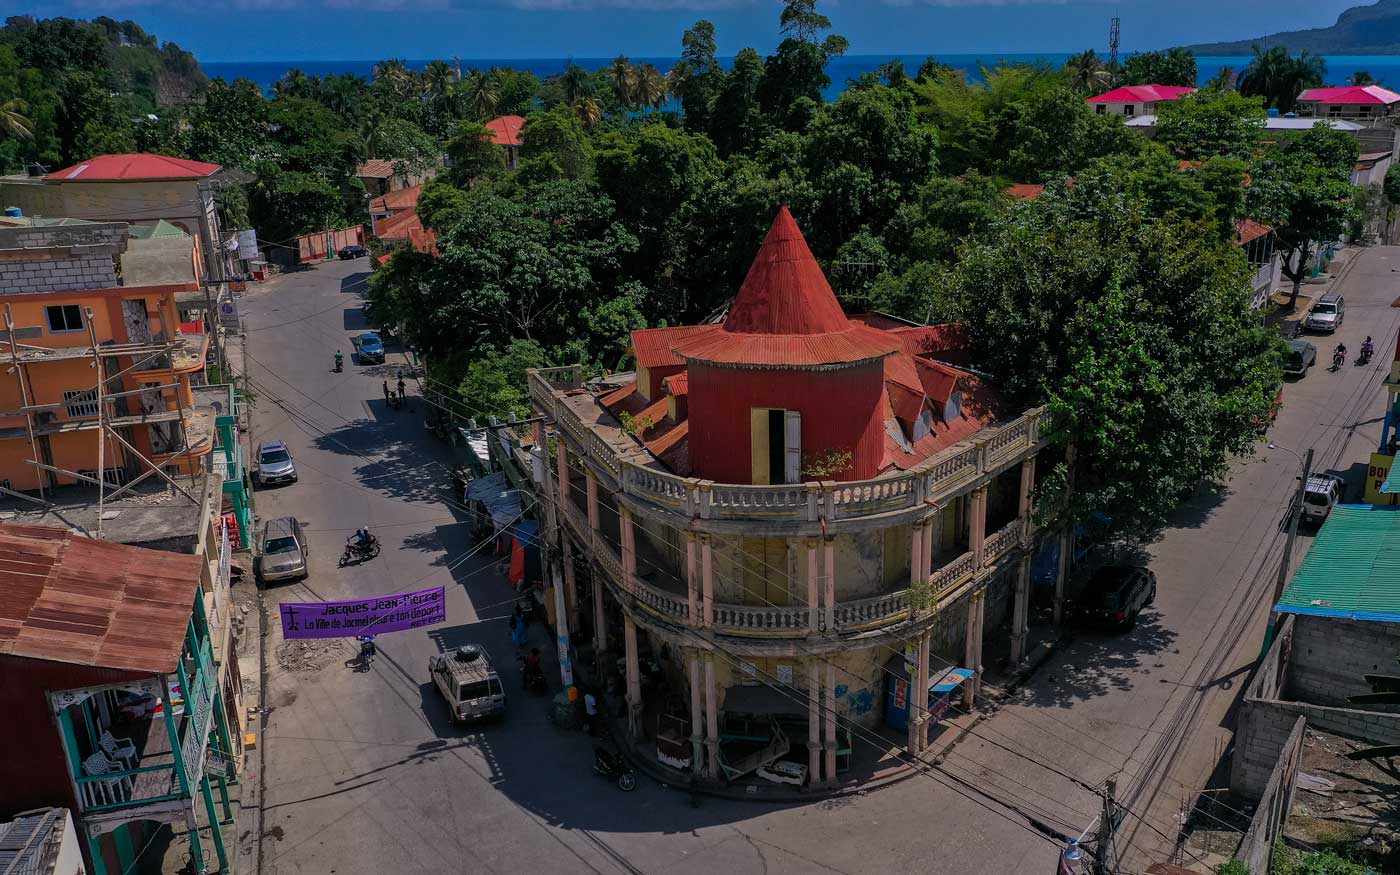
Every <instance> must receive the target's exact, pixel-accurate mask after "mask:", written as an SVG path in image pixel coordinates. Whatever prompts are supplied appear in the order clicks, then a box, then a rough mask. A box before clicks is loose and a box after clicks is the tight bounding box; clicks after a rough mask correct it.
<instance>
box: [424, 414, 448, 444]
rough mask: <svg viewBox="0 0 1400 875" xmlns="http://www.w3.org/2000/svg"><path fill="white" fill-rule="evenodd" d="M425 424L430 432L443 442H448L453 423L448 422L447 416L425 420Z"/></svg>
mask: <svg viewBox="0 0 1400 875" xmlns="http://www.w3.org/2000/svg"><path fill="white" fill-rule="evenodd" d="M423 424H424V425H426V426H427V427H428V431H430V432H432V433H433V434H435V435H437V436H438V437H439V438H442V439H443V440H447V439H448V435H449V434H450V433H451V428H452V423H451V422H449V421H448V419H447V417H446V416H434V417H432V418H430V419H427V420H425V421H424V423H423Z"/></svg>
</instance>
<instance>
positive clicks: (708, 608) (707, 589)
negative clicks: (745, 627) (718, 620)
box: [700, 533, 715, 629]
mask: <svg viewBox="0 0 1400 875" xmlns="http://www.w3.org/2000/svg"><path fill="white" fill-rule="evenodd" d="M710 541H711V537H710V535H708V534H703V533H702V534H701V535H700V593H701V595H702V596H703V597H704V600H705V604H704V607H703V608H702V609H701V618H702V622H701V625H702V626H704V627H705V628H706V629H709V628H712V627H713V626H714V625H715V561H714V552H713V549H712V548H713V545H712V544H711V543H710Z"/></svg>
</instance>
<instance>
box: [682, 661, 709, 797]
mask: <svg viewBox="0 0 1400 875" xmlns="http://www.w3.org/2000/svg"><path fill="white" fill-rule="evenodd" d="M686 670H687V674H688V675H689V678H690V773H691V774H692V775H699V774H701V773H702V772H703V769H704V765H705V746H704V740H705V735H704V719H705V717H704V710H703V709H704V707H705V705H704V703H705V691H704V687H702V686H701V684H703V683H704V680H703V679H702V678H701V676H700V651H699V650H697V649H695V648H693V647H692V648H690V649H688V650H687V651H686Z"/></svg>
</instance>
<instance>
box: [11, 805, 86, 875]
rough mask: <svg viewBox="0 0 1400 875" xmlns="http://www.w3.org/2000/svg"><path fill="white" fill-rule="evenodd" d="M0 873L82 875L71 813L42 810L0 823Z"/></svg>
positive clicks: (79, 849) (58, 809) (81, 864)
mask: <svg viewBox="0 0 1400 875" xmlns="http://www.w3.org/2000/svg"><path fill="white" fill-rule="evenodd" d="M0 872H4V873H6V875H9V873H14V875H82V873H83V851H82V847H81V846H80V845H79V844H78V834H77V833H75V832H74V831H73V818H72V817H71V816H70V815H69V814H68V809H66V808H40V809H36V810H34V811H26V812H24V813H23V814H21V815H20V816H18V817H16V818H15V819H14V820H12V821H10V822H9V823H0Z"/></svg>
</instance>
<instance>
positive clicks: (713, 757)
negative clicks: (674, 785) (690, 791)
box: [705, 650, 720, 778]
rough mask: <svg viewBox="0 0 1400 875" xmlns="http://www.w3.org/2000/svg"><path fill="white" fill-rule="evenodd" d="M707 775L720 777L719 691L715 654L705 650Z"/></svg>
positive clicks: (708, 776)
mask: <svg viewBox="0 0 1400 875" xmlns="http://www.w3.org/2000/svg"><path fill="white" fill-rule="evenodd" d="M705 747H706V754H705V777H707V778H718V777H719V772H720V769H719V692H718V690H717V689H716V687H715V655H714V653H712V652H710V651H708V650H707V651H705Z"/></svg>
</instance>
